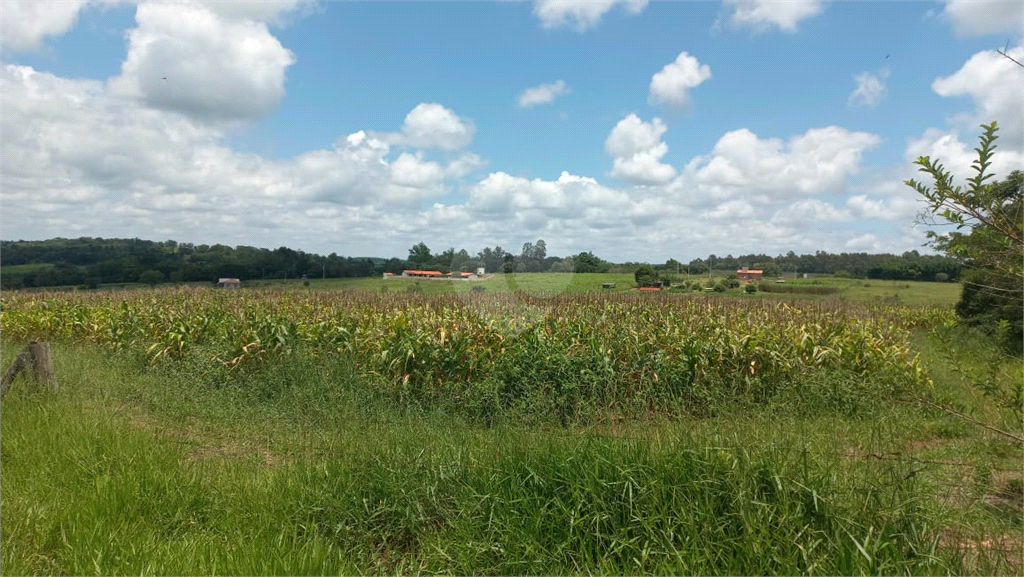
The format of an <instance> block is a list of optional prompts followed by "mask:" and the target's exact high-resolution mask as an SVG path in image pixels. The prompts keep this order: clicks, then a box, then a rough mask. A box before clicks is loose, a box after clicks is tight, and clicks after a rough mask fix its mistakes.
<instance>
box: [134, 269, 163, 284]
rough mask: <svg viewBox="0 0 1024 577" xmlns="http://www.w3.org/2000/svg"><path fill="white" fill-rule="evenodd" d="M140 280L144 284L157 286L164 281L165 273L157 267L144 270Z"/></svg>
mask: <svg viewBox="0 0 1024 577" xmlns="http://www.w3.org/2000/svg"><path fill="white" fill-rule="evenodd" d="M139 282H140V283H142V284H148V285H149V286H156V285H158V284H160V283H162V282H164V273H162V272H160V271H158V270H155V269H149V270H146V271H143V272H142V274H140V275H139Z"/></svg>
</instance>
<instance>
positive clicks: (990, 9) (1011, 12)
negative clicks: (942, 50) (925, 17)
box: [942, 0, 1024, 36]
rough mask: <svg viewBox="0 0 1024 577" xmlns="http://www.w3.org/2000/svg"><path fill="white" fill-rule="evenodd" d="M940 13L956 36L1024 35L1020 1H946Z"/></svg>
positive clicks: (1023, 14)
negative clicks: (950, 25) (951, 26)
mask: <svg viewBox="0 0 1024 577" xmlns="http://www.w3.org/2000/svg"><path fill="white" fill-rule="evenodd" d="M942 14H943V16H945V17H946V19H947V20H949V21H950V22H951V23H952V24H953V30H955V31H956V34H957V35H958V36H984V35H986V34H1001V33H1004V32H1006V33H1010V34H1017V35H1021V34H1024V4H1022V3H1021V2H1018V1H1017V0H948V1H947V2H946V9H945V10H944V11H943V13H942Z"/></svg>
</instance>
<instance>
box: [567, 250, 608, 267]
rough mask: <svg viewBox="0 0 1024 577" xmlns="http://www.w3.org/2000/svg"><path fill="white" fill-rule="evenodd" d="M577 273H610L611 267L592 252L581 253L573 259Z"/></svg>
mask: <svg viewBox="0 0 1024 577" xmlns="http://www.w3.org/2000/svg"><path fill="white" fill-rule="evenodd" d="M572 262H573V267H574V268H575V269H576V272H608V268H609V265H608V263H606V262H605V261H603V260H601V259H600V258H599V257H597V256H595V255H594V253H592V252H581V253H579V254H577V255H575V256H573V257H572Z"/></svg>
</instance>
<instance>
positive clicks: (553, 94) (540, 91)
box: [519, 80, 569, 108]
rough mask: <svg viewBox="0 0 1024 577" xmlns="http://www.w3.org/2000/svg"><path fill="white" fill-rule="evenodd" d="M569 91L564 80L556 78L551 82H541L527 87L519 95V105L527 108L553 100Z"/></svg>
mask: <svg viewBox="0 0 1024 577" xmlns="http://www.w3.org/2000/svg"><path fill="white" fill-rule="evenodd" d="M568 92H569V87H568V86H567V85H566V84H565V81H564V80H557V81H555V82H553V83H551V84H541V85H540V86H534V87H532V88H527V89H526V90H524V91H523V93H522V94H520V95H519V107H520V108H529V107H531V106H536V105H538V104H547V103H549V102H553V101H554V100H555V98H557V97H558V96H561V95H563V94H566V93H568Z"/></svg>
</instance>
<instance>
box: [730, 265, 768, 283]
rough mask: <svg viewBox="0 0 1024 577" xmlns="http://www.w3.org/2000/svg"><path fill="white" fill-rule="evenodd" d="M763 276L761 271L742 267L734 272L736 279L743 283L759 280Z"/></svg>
mask: <svg viewBox="0 0 1024 577" xmlns="http://www.w3.org/2000/svg"><path fill="white" fill-rule="evenodd" d="M763 274H764V271H763V270H758V269H753V268H747V267H743V268H741V269H740V270H738V271H736V278H737V279H739V280H743V281H752V280H761V275H763Z"/></svg>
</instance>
